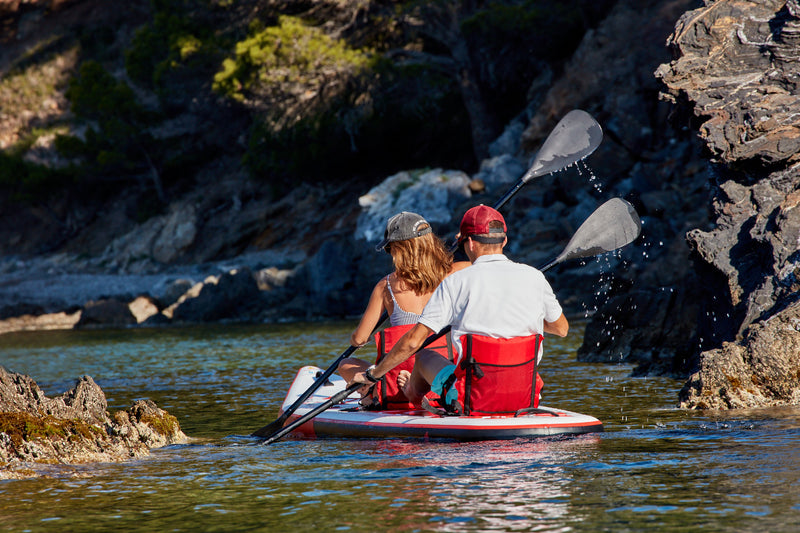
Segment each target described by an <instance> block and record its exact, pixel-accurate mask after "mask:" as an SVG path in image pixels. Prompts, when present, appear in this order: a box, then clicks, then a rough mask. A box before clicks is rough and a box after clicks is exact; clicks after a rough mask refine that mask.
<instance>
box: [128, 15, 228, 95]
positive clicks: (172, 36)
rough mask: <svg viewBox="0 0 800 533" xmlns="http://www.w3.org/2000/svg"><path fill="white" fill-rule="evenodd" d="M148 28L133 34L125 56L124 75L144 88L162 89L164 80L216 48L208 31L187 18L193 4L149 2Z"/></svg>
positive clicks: (211, 34)
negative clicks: (152, 13)
mask: <svg viewBox="0 0 800 533" xmlns="http://www.w3.org/2000/svg"><path fill="white" fill-rule="evenodd" d="M152 4H153V10H154V11H155V16H154V17H153V22H152V23H151V24H148V25H145V26H142V27H141V28H139V30H138V31H137V32H136V34H135V35H134V38H133V42H132V43H131V47H130V48H129V49H128V50H127V51H126V53H125V67H126V70H127V71H128V75H129V76H130V77H131V78H132V79H134V80H136V81H137V82H139V83H142V84H144V85H145V86H147V87H151V88H156V89H164V82H165V78H166V76H168V75H169V74H170V73H172V72H174V71H176V70H178V69H180V68H181V67H183V66H191V65H194V64H195V63H203V62H204V61H207V58H208V56H209V55H213V54H214V51H215V50H216V48H217V45H216V43H215V38H214V36H213V33H212V32H211V30H210V29H209V28H207V27H205V26H204V25H202V24H199V23H197V22H195V21H194V20H193V19H192V17H191V16H190V15H191V13H192V7H193V6H192V4H193V2H188V1H182V0H153V1H152Z"/></svg>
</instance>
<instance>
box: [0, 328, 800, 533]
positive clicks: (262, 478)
mask: <svg viewBox="0 0 800 533" xmlns="http://www.w3.org/2000/svg"><path fill="white" fill-rule="evenodd" d="M351 327H352V324H349V323H348V324H313V325H308V324H299V325H281V326H214V327H202V328H184V329H166V330H125V331H114V332H109V331H84V332H43V333H36V334H17V335H9V336H3V337H0V354H1V355H0V364H2V365H3V366H5V367H6V368H9V369H10V370H14V371H18V372H23V373H26V374H29V375H31V376H32V377H33V378H34V379H36V380H37V382H38V383H39V384H40V386H42V387H43V388H44V389H45V391H46V393H47V394H49V395H53V394H60V393H61V392H63V391H64V390H66V389H67V388H69V387H71V386H72V384H73V381H74V379H75V378H77V377H78V376H80V375H83V374H89V375H91V376H92V377H93V378H94V379H95V381H97V383H98V384H99V385H100V386H101V387H102V388H103V390H104V391H105V392H106V395H107V397H108V399H109V409H110V410H115V409H121V408H127V407H128V406H129V405H130V402H131V401H132V400H133V399H136V398H140V397H148V398H151V399H153V400H154V401H156V402H157V403H158V404H159V406H161V407H163V408H165V409H167V410H168V411H170V412H171V413H172V414H174V415H175V416H177V417H178V420H179V421H180V423H181V426H182V428H183V430H184V431H185V432H186V433H187V434H188V435H190V436H191V437H193V441H192V442H191V443H188V444H182V445H174V446H169V447H166V448H163V449H160V450H154V451H153V453H152V454H151V456H149V457H147V458H144V459H140V460H136V461H130V462H126V463H119V464H116V463H115V464H99V465H98V464H92V465H77V466H70V467H64V466H58V467H56V466H53V467H42V468H43V469H44V471H45V473H46V474H47V476H46V477H42V478H38V479H27V480H19V481H4V482H0V502H2V503H0V529H2V530H10V531H23V530H30V531H50V530H74V531H77V530H80V531H108V530H112V529H120V530H126V531H137V530H142V531H144V530H147V531H153V530H158V531H161V530H177V531H186V530H200V531H245V530H247V531H273V530H275V531H277V530H281V531H286V530H294V531H310V530H325V531H328V530H341V531H349V530H359V531H363V530H374V529H381V530H384V529H390V528H391V529H397V530H400V531H434V530H435V531H465V530H470V531H492V530H497V531H572V530H581V531H645V530H646V531H652V530H663V531H696V530H697V529H699V528H701V527H702V528H704V529H707V530H711V531H779V532H780V531H793V530H794V529H795V524H797V523H799V522H800V521H799V520H798V519H799V518H800V494H798V490H797V489H796V488H795V487H797V486H798V478H799V477H800V475H798V472H797V469H796V467H795V465H796V464H797V463H798V461H799V460H800V453H798V451H797V450H796V448H797V447H796V442H797V440H798V437H799V436H800V435H799V434H800V423H798V416H797V415H798V414H800V411H798V410H795V409H773V410H768V411H748V412H733V413H702V412H687V411H680V410H678V409H676V408H675V404H676V401H677V392H678V390H679V388H680V386H681V385H682V383H680V382H678V381H675V380H671V379H668V378H631V377H630V370H631V369H630V368H629V367H627V366H625V365H599V364H589V363H581V362H578V361H576V360H575V355H574V354H575V351H576V349H577V345H578V344H579V343H580V333H581V332H580V325H578V327H577V328H575V332H577V334H576V335H570V337H569V338H568V339H567V340H563V341H562V340H559V339H549V338H548V344H547V353H546V356H545V360H544V362H543V364H542V368H541V372H542V374H543V376H544V379H545V382H546V388H545V391H544V400H543V403H544V404H546V405H551V406H558V407H563V408H566V409H570V410H574V411H578V412H583V413H587V414H591V415H593V416H596V417H597V418H600V419H601V420H603V422H604V424H605V430H606V431H605V433H602V434H591V435H584V436H579V437H570V438H543V439H518V440H512V441H486V442H473V443H456V442H425V441H415V440H399V439H390V440H378V439H368V440H347V439H330V440H317V441H303V440H284V441H280V442H278V443H275V444H273V445H271V446H263V445H260V444H259V443H258V441H257V440H256V439H253V438H250V437H249V436H248V435H249V433H250V432H251V431H253V430H254V429H257V428H259V427H261V426H263V425H264V424H266V423H267V422H270V421H272V420H274V419H275V418H276V417H277V414H278V411H277V410H278V406H279V405H280V403H281V402H282V400H283V396H284V394H285V392H286V390H287V388H288V386H289V384H290V382H291V380H292V378H293V376H294V373H295V372H296V371H297V369H298V368H299V367H300V366H302V365H304V364H309V363H310V364H317V365H319V366H322V367H327V366H328V364H330V362H332V361H333V360H334V359H336V357H337V356H338V355H339V354H340V353H341V351H342V350H343V349H344V348H345V347H346V341H347V338H348V335H349V332H350V328H351ZM373 350H374V348H364V349H363V350H362V352H363V353H362V355H364V356H365V357H366V356H370V357H371V356H372V353H371V352H372V351H373Z"/></svg>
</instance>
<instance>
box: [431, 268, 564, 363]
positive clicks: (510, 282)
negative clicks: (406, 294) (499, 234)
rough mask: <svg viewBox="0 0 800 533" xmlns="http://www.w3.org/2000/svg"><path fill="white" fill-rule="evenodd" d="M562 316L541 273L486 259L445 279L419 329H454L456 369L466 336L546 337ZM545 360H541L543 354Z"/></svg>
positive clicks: (452, 332)
mask: <svg viewBox="0 0 800 533" xmlns="http://www.w3.org/2000/svg"><path fill="white" fill-rule="evenodd" d="M561 313H562V310H561V305H559V303H558V300H556V296H555V294H554V293H553V289H552V288H551V287H550V284H549V283H548V282H547V279H545V277H544V274H542V272H540V271H539V270H537V269H535V268H533V267H530V266H528V265H523V264H521V263H515V262H513V261H511V260H510V259H508V258H507V257H506V256H505V255H503V254H493V255H483V256H481V257H478V258H477V259H476V260H475V262H474V263H473V264H472V266H470V267H468V268H465V269H463V270H459V271H458V272H455V273H453V274H451V275H450V276H448V277H446V278H445V279H444V281H442V283H441V284H440V285H439V287H437V288H436V290H435V291H434V293H433V295H432V296H431V299H430V300H429V301H428V304H427V305H426V306H425V309H424V310H423V311H422V316H421V317H420V319H419V323H420V324H423V325H425V326H427V327H429V328H430V329H432V330H433V331H434V332H436V331H441V330H442V329H443V328H444V327H446V326H448V325H450V326H452V331H451V335H452V337H453V345H454V346H455V348H456V354H457V357H456V364H458V362H459V361H460V360H461V352H462V350H461V336H462V335H465V334H467V333H473V334H477V335H485V336H487V337H494V338H503V339H510V338H512V337H525V336H528V335H533V334H535V333H539V334H542V333H544V321H545V320H546V321H547V322H555V321H556V320H558V318H559V317H560V316H561ZM540 357H541V354H540Z"/></svg>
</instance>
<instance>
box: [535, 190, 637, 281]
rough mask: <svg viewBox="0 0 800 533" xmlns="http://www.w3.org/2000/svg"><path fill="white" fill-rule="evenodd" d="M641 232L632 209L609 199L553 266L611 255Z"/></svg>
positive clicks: (589, 219) (586, 223) (583, 226)
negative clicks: (601, 255)
mask: <svg viewBox="0 0 800 533" xmlns="http://www.w3.org/2000/svg"><path fill="white" fill-rule="evenodd" d="M641 232H642V221H641V219H640V218H639V214H638V213H637V212H636V209H634V208H633V206H632V205H631V204H630V203H628V202H626V201H625V200H623V199H622V198H612V199H611V200H609V201H607V202H606V203H604V204H603V205H601V206H600V207H598V208H597V209H596V210H595V212H594V213H592V214H591V215H589V218H587V219H586V220H585V221H584V223H583V224H581V226H580V227H579V228H578V231H576V232H575V235H573V236H572V239H570V241H569V243H567V247H566V248H565V249H564V251H563V252H561V255H559V256H558V258H556V260H555V261H553V263H551V264H550V265H548V267H549V266H552V265H554V264H556V263H561V262H562V261H566V260H568V259H578V258H582V257H593V256H595V255H599V254H602V253H605V252H613V251H614V250H618V249H620V248H622V247H623V246H627V245H628V244H630V243H632V242H633V241H634V240H636V238H637V237H638V236H639V235H640V234H641Z"/></svg>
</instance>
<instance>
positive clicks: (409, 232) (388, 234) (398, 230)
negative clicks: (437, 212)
mask: <svg viewBox="0 0 800 533" xmlns="http://www.w3.org/2000/svg"><path fill="white" fill-rule="evenodd" d="M421 226H424V227H422V228H421ZM432 231H433V230H432V229H431V225H430V224H428V221H427V220H425V219H424V218H422V217H421V216H420V215H418V214H416V213H409V212H408V211H402V212H400V213H397V214H396V215H394V216H393V217H392V218H390V219H389V221H388V222H387V223H386V231H384V232H383V240H382V241H381V242H380V243H379V244H378V245H377V246H376V247H375V249H376V250H379V251H380V250H382V249H384V248H385V247H386V245H387V244H389V243H390V242H397V241H405V240H408V239H415V238H417V237H422V236H423V235H427V234H428V233H431V232H432Z"/></svg>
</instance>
